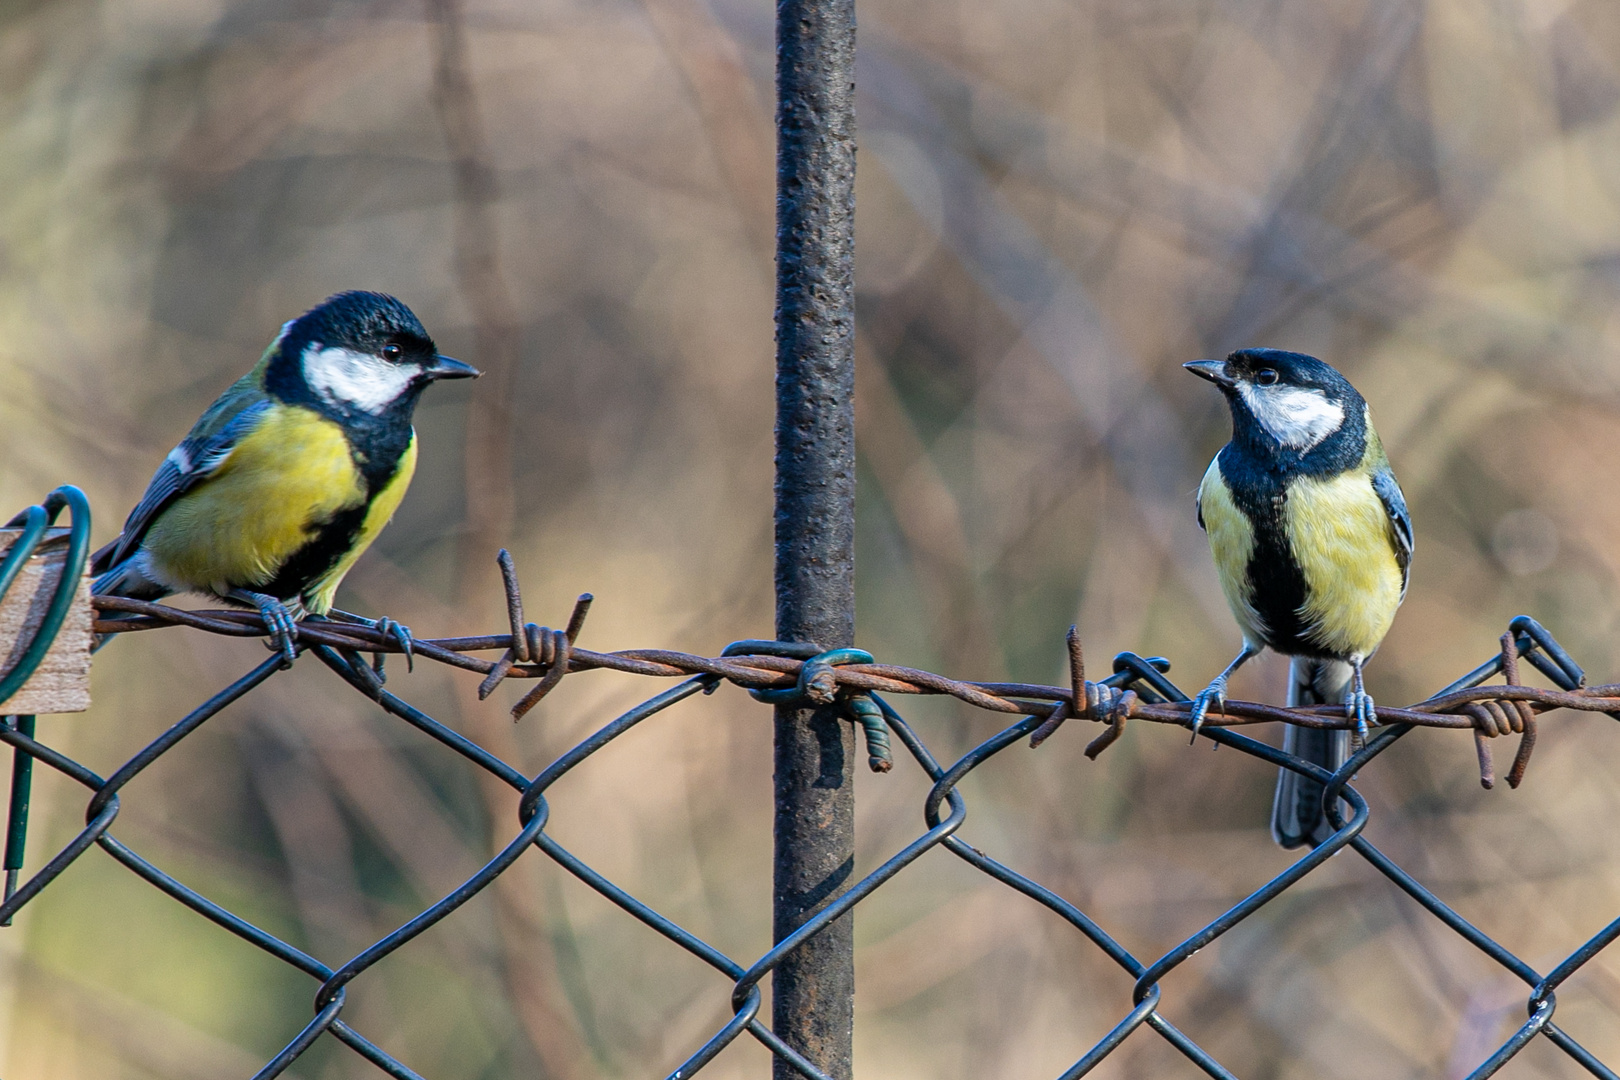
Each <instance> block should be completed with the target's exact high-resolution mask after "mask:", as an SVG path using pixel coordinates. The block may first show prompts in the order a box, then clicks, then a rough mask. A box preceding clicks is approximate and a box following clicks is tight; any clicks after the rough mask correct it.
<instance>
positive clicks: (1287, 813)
mask: <svg viewBox="0 0 1620 1080" xmlns="http://www.w3.org/2000/svg"><path fill="white" fill-rule="evenodd" d="M1353 674H1354V669H1353V668H1351V666H1350V665H1349V664H1347V663H1345V662H1344V661H1342V660H1312V659H1310V658H1308V657H1303V656H1296V657H1294V660H1293V663H1292V664H1290V665H1289V668H1288V704H1289V705H1290V706H1293V705H1337V704H1339V703H1340V702H1342V701H1344V699H1345V697H1346V696H1347V695H1348V693H1349V690H1350V678H1351V676H1352V675H1353ZM1283 751H1284V752H1285V753H1289V754H1293V755H1294V756H1295V757H1299V758H1303V759H1305V760H1306V761H1309V762H1311V763H1312V764H1315V765H1320V766H1321V767H1322V768H1324V769H1326V770H1328V771H1329V772H1337V771H1338V769H1339V767H1340V766H1342V765H1343V764H1344V763H1345V762H1346V761H1347V760H1348V759H1349V757H1350V732H1349V731H1348V730H1342V729H1341V730H1327V729H1324V728H1308V727H1298V726H1296V725H1294V724H1288V725H1285V726H1284V728H1283ZM1332 835H1333V829H1332V827H1331V826H1330V825H1329V824H1328V821H1327V817H1326V815H1325V814H1323V812H1322V785H1321V784H1320V783H1318V782H1317V781H1315V780H1313V779H1311V778H1309V777H1306V776H1301V775H1300V774H1299V773H1296V772H1294V771H1293V770H1291V769H1279V770H1277V795H1276V797H1275V798H1274V799H1273V800H1272V803H1271V837H1272V839H1274V840H1276V841H1277V843H1279V844H1281V845H1282V846H1283V847H1285V848H1297V847H1301V846H1303V845H1305V844H1311V845H1313V846H1314V845H1316V844H1320V843H1321V842H1322V841H1324V840H1326V839H1327V838H1328V837H1329V836H1332Z"/></svg>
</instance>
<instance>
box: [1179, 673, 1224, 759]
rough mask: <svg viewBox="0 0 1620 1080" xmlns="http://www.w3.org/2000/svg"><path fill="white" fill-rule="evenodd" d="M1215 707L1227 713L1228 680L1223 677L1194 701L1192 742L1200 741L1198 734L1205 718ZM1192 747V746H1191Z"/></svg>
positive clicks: (1205, 688)
mask: <svg viewBox="0 0 1620 1080" xmlns="http://www.w3.org/2000/svg"><path fill="white" fill-rule="evenodd" d="M1211 705H1215V706H1216V707H1217V708H1219V710H1220V712H1221V713H1222V714H1223V715H1224V714H1225V712H1226V678H1225V676H1222V677H1221V678H1218V679H1216V680H1215V681H1214V682H1212V683H1210V684H1209V685H1208V686H1206V687H1204V689H1202V690H1200V691H1199V692H1198V696H1197V697H1195V698H1193V700H1192V712H1191V714H1190V715H1189V717H1188V719H1189V720H1191V721H1192V740H1191V741H1192V742H1196V741H1197V740H1198V732H1199V730H1200V729H1202V728H1203V726H1204V718H1205V717H1206V716H1208V715H1209V707H1210V706H1211ZM1189 745H1190V744H1189Z"/></svg>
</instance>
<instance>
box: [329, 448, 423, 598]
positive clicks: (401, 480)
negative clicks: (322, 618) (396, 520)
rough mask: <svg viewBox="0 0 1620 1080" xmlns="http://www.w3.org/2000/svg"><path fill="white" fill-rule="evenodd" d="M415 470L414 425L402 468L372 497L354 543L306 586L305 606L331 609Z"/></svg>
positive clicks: (401, 496)
mask: <svg viewBox="0 0 1620 1080" xmlns="http://www.w3.org/2000/svg"><path fill="white" fill-rule="evenodd" d="M415 472H416V429H415V428H412V429H411V441H410V443H409V444H408V445H407V446H406V447H405V453H404V454H403V455H402V456H401V457H400V459H399V468H398V469H397V470H396V471H395V473H394V478H393V479H392V480H390V481H388V483H387V484H386V485H384V487H383V489H382V490H381V491H379V492H377V497H376V498H374V499H372V500H371V506H369V507H368V508H367V509H366V519H365V521H363V522H361V524H360V533H359V535H358V536H356V537H355V538H354V545H353V546H352V547H350V548H349V550H348V552H347V553H346V554H345V555H344V556H343V557H342V558H341V559H339V560H338V562H337V565H336V566H334V567H332V569H331V570H329V571H327V572H326V575H325V576H324V577H322V578H321V579H320V580H318V581H316V582H315V583H314V584H312V585H310V587H309V588H308V589H305V590H304V606H305V607H307V608H308V609H309V610H310V611H313V612H314V613H315V614H317V615H325V614H326V613H327V612H328V611H330V610H331V609H332V597H333V596H334V595H336V593H337V590H338V586H339V585H341V584H343V575H345V574H347V573H348V572H349V569H350V568H351V567H353V566H354V563H355V560H356V559H358V558H360V556H361V555H364V554H365V551H366V549H367V548H368V547H370V546H371V542H372V541H373V540H375V539H377V534H378V533H380V532H382V530H383V526H384V525H387V524H388V522H389V521H390V520H392V519H393V516H394V511H395V510H398V509H399V504H400V501H401V500H402V499H404V498H405V489H406V488H408V487H410V486H411V476H412V475H413V474H414V473H415Z"/></svg>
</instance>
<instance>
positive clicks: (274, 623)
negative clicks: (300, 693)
mask: <svg viewBox="0 0 1620 1080" xmlns="http://www.w3.org/2000/svg"><path fill="white" fill-rule="evenodd" d="M254 606H255V607H257V608H258V609H259V618H261V619H263V620H264V628H265V630H266V631H267V632H268V633H269V636H270V640H269V641H267V642H265V647H266V648H267V649H269V650H270V651H271V652H278V651H279V652H280V653H281V666H282V667H283V668H290V667H292V666H293V661H294V660H296V659H298V646H297V644H296V642H297V640H298V623H297V622H296V621H295V620H294V619H293V617H292V613H291V612H290V611H288V610H287V605H286V604H283V603H282V602H281V601H280V600H277V599H276V598H275V597H273V596H260V597H258V598H257V599H256V600H255V601H254Z"/></svg>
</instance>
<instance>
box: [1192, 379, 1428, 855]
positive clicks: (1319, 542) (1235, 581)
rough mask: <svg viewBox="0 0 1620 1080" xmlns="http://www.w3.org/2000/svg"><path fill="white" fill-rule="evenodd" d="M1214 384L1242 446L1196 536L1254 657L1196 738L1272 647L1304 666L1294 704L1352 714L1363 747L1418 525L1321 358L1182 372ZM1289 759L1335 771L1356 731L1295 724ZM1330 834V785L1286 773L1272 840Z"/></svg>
mask: <svg viewBox="0 0 1620 1080" xmlns="http://www.w3.org/2000/svg"><path fill="white" fill-rule="evenodd" d="M1184 366H1185V367H1186V368H1187V369H1188V370H1189V371H1191V372H1193V373H1194V374H1195V375H1199V376H1201V377H1203V378H1205V379H1208V380H1209V381H1210V382H1212V383H1214V384H1215V385H1216V386H1218V387H1219V388H1220V390H1221V393H1222V394H1223V395H1225V397H1226V403H1227V405H1228V406H1230V408H1231V412H1232V441H1231V442H1229V443H1227V444H1226V445H1225V446H1224V447H1222V448H1221V451H1220V453H1218V454H1216V455H1215V460H1214V461H1212V462H1211V463H1210V466H1209V471H1208V472H1206V473H1205V474H1204V481H1203V483H1202V484H1201V485H1199V488H1198V524H1199V525H1200V526H1202V527H1203V529H1204V531H1205V532H1206V533H1208V534H1209V546H1210V550H1211V551H1212V552H1213V553H1214V556H1215V567H1216V570H1217V572H1218V574H1219V576H1220V580H1221V588H1222V589H1223V590H1224V591H1225V593H1226V600H1227V603H1228V604H1230V605H1231V608H1232V614H1233V615H1234V616H1235V617H1236V618H1237V622H1238V626H1239V627H1240V628H1241V629H1242V630H1243V651H1242V652H1240V653H1238V655H1237V658H1236V659H1235V660H1233V661H1232V662H1231V664H1229V665H1227V668H1226V670H1225V671H1223V672H1221V674H1220V675H1219V676H1217V677H1216V679H1215V681H1214V682H1212V683H1210V684H1209V687H1208V688H1207V689H1205V690H1204V691H1203V692H1202V693H1200V694H1199V695H1198V696H1197V697H1196V698H1194V699H1193V709H1192V724H1193V730H1194V732H1195V733H1196V732H1197V730H1198V727H1199V725H1201V724H1202V723H1203V720H1204V717H1205V716H1206V715H1207V714H1208V712H1209V709H1210V707H1211V706H1212V705H1220V706H1224V704H1225V700H1226V681H1227V678H1228V677H1229V676H1230V675H1231V674H1232V673H1233V672H1234V671H1236V670H1237V669H1238V668H1239V667H1241V666H1242V665H1243V663H1244V662H1245V661H1247V660H1248V659H1249V658H1251V657H1253V656H1255V655H1256V654H1257V653H1259V651H1260V650H1261V649H1262V648H1269V649H1272V650H1274V651H1276V652H1279V653H1282V654H1284V655H1286V656H1290V657H1292V658H1293V662H1292V664H1291V665H1290V669H1289V675H1290V678H1289V692H1288V704H1290V705H1313V704H1337V703H1339V702H1344V703H1345V707H1346V715H1347V716H1348V717H1349V718H1350V719H1353V720H1355V722H1356V728H1357V731H1358V733H1359V734H1360V736H1361V738H1362V739H1365V738H1366V733H1367V725H1368V724H1376V723H1377V722H1378V714H1377V712H1376V710H1375V708H1374V705H1373V700H1372V698H1371V697H1369V696H1368V694H1367V693H1366V690H1365V688H1364V686H1363V685H1362V672H1361V669H1362V665H1363V664H1364V663H1365V662H1366V661H1367V658H1368V657H1370V656H1372V654H1373V652H1374V650H1376V649H1377V648H1378V645H1379V643H1380V642H1381V641H1383V640H1384V635H1385V634H1386V633H1387V632H1388V631H1389V626H1390V623H1391V622H1392V621H1394V618H1395V609H1396V608H1398V607H1399V606H1400V604H1401V600H1402V599H1403V598H1404V597H1405V596H1406V578H1407V569H1408V567H1409V566H1410V564H1411V561H1412V519H1411V517H1410V515H1409V514H1408V513H1407V510H1406V499H1405V497H1404V496H1403V495H1402V494H1401V488H1400V485H1399V484H1397V483H1396V482H1395V474H1394V473H1393V472H1391V471H1390V467H1389V459H1388V458H1387V457H1386V456H1385V454H1384V447H1383V444H1382V443H1380V442H1379V440H1378V433H1377V432H1375V431H1374V430H1373V425H1372V420H1371V418H1370V417H1369V416H1368V413H1367V403H1366V401H1364V400H1363V399H1362V396H1361V395H1360V394H1359V393H1357V392H1356V389H1355V387H1353V386H1351V385H1350V383H1349V382H1348V381H1346V379H1345V378H1344V376H1342V375H1340V374H1339V373H1338V372H1337V371H1335V370H1333V368H1331V367H1329V366H1328V365H1327V364H1324V363H1323V362H1322V361H1320V360H1318V359H1316V358H1315V357H1311V356H1305V355H1303V354H1301V353H1291V352H1282V351H1280V350H1277V349H1244V350H1242V351H1240V352H1235V353H1233V354H1232V355H1231V356H1228V357H1227V358H1226V359H1225V360H1195V361H1193V362H1192V363H1190V364H1186V365H1184ZM1283 749H1284V750H1286V751H1288V752H1289V753H1291V754H1295V755H1297V756H1299V757H1301V758H1304V759H1305V760H1307V761H1311V762H1314V763H1315V764H1317V765H1320V766H1322V767H1323V768H1325V769H1327V770H1328V771H1329V772H1333V771H1336V770H1337V769H1338V768H1339V767H1340V766H1342V765H1343V764H1344V762H1345V761H1346V759H1347V758H1348V757H1349V749H1350V748H1349V732H1348V731H1345V730H1324V729H1320V728H1307V727H1299V726H1296V725H1289V726H1288V727H1287V728H1286V729H1285V732H1284V735H1283ZM1331 832H1332V830H1331V829H1330V828H1329V827H1328V823H1327V821H1326V820H1325V817H1324V815H1323V808H1322V785H1321V784H1319V783H1317V782H1315V781H1314V780H1310V779H1307V778H1305V777H1303V776H1300V775H1299V774H1298V773H1294V772H1290V771H1289V770H1287V769H1282V770H1279V776H1278V778H1277V794H1276V798H1275V800H1274V801H1273V804H1272V810H1271V833H1272V836H1273V837H1274V838H1275V839H1276V841H1277V842H1278V843H1279V844H1281V845H1283V846H1284V847H1290V848H1292V847H1299V846H1300V845H1302V844H1306V843H1311V844H1318V843H1321V842H1322V841H1323V840H1324V839H1326V838H1327V837H1328V836H1329V835H1331Z"/></svg>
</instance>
